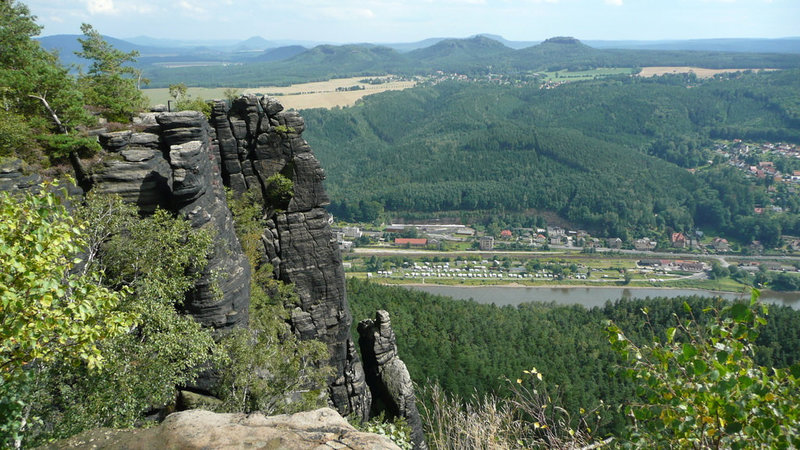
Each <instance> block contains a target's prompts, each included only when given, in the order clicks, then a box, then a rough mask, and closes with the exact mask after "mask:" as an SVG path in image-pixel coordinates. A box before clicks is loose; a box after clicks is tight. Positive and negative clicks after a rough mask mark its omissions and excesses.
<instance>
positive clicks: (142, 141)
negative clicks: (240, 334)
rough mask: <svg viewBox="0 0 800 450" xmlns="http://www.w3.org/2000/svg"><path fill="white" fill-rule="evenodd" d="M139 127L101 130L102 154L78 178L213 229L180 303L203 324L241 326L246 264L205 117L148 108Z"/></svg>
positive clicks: (149, 208) (245, 300)
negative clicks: (203, 261)
mask: <svg viewBox="0 0 800 450" xmlns="http://www.w3.org/2000/svg"><path fill="white" fill-rule="evenodd" d="M143 128H144V130H143V131H130V130H128V131H119V132H113V133H105V134H102V135H100V143H101V145H102V146H103V148H104V149H105V151H106V155H104V157H103V159H102V160H101V161H100V162H99V163H97V164H94V165H93V166H92V167H91V169H90V170H88V171H87V177H88V179H86V180H82V184H83V185H84V186H87V187H89V188H90V189H92V190H94V191H97V192H100V193H115V194H119V195H120V196H122V198H123V199H124V200H126V201H129V202H133V203H136V204H137V205H138V206H139V209H140V211H142V212H143V213H148V212H152V211H153V210H155V208H156V207H161V208H165V209H168V210H170V211H173V212H175V213H177V214H179V215H181V216H183V217H185V218H187V219H188V220H189V221H190V222H191V224H192V226H193V227H196V228H210V229H211V230H212V231H213V233H214V234H215V239H214V252H213V254H212V255H211V257H210V259H209V263H208V265H207V267H206V268H205V270H204V271H203V274H202V276H201V278H200V279H199V281H198V282H197V283H196V285H195V288H194V289H193V290H192V292H191V293H190V295H189V297H188V298H187V299H186V303H185V308H186V309H187V311H188V312H189V313H191V314H192V315H193V316H194V317H195V318H196V319H197V320H198V321H200V323H202V324H203V325H206V326H211V327H214V328H217V329H225V328H230V327H233V326H237V325H246V324H247V317H248V306H249V302H250V266H249V264H248V262H247V258H245V256H244V253H243V252H242V248H241V245H240V244H239V241H238V239H237V238H236V234H235V232H234V229H233V218H232V216H231V212H230V210H229V209H228V205H227V202H226V200H225V191H224V189H223V185H222V178H221V176H220V173H219V165H218V164H217V163H216V162H215V161H214V159H215V157H216V156H215V154H214V153H213V152H212V151H211V142H212V137H211V129H210V128H209V126H208V123H207V121H206V119H205V117H204V116H203V115H202V114H201V113H199V112H195V111H187V112H179V113H162V114H149V115H146V116H144V124H143Z"/></svg>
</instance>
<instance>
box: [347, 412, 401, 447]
mask: <svg viewBox="0 0 800 450" xmlns="http://www.w3.org/2000/svg"><path fill="white" fill-rule="evenodd" d="M353 426H354V427H356V428H357V429H358V430H361V431H363V432H365V433H374V434H380V435H381V436H386V437H387V438H389V439H390V440H391V441H392V442H394V443H395V444H396V445H397V446H398V447H400V448H401V449H403V450H411V449H412V448H414V444H413V443H412V442H411V427H409V426H408V422H407V421H406V419H405V418H404V417H395V418H394V419H393V420H390V421H387V420H386V418H385V417H384V416H383V413H381V414H380V415H379V416H378V417H373V418H372V419H370V421H369V422H366V423H360V422H356V423H353Z"/></svg>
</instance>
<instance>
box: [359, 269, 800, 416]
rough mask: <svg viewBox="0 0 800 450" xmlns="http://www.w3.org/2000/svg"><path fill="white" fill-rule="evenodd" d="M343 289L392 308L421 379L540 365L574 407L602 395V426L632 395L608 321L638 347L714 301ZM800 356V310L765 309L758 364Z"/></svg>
mask: <svg viewBox="0 0 800 450" xmlns="http://www.w3.org/2000/svg"><path fill="white" fill-rule="evenodd" d="M347 289H348V294H349V299H350V307H351V309H352V311H353V316H354V317H369V316H371V315H372V314H373V311H375V310H376V309H385V310H387V311H388V312H389V314H390V315H391V319H392V328H393V329H394V330H395V333H396V334H397V337H398V339H397V343H398V351H399V354H400V357H401V358H403V361H405V363H406V364H407V365H408V368H409V372H410V373H411V376H412V377H413V379H414V381H415V382H417V383H418V384H420V385H425V384H426V383H428V382H436V383H439V384H440V385H441V386H442V387H443V388H444V389H445V390H446V391H448V392H452V393H456V394H459V395H461V396H462V397H465V398H468V397H470V396H471V395H472V393H473V392H477V393H478V394H479V395H483V394H485V393H488V392H498V393H500V394H501V395H507V394H508V393H509V391H508V387H509V386H508V383H507V382H506V381H504V380H507V379H515V378H517V377H519V376H522V373H523V371H524V370H530V369H531V367H536V368H537V369H538V370H539V371H540V372H541V373H542V374H543V375H544V378H545V380H546V381H547V385H548V386H549V388H550V392H552V393H554V394H555V392H558V393H559V397H560V402H561V404H562V405H563V406H564V407H565V408H567V409H568V410H569V411H570V412H576V411H578V409H579V408H585V409H587V410H588V409H591V408H594V407H596V406H597V405H598V404H599V402H600V400H603V402H605V404H607V405H612V410H611V411H609V412H608V415H607V417H606V420H607V422H606V430H611V429H614V428H618V427H620V426H622V424H623V422H624V418H623V417H622V416H621V415H619V412H618V411H616V412H615V411H614V409H613V407H615V406H618V405H623V404H626V403H627V402H629V401H631V400H632V399H633V398H634V395H635V385H634V383H632V382H631V381H630V380H627V379H626V378H625V377H624V376H623V375H622V374H621V373H618V372H617V369H618V368H619V367H620V366H621V365H622V359H621V358H620V357H619V355H617V354H616V353H615V352H614V351H613V349H612V348H611V347H610V346H609V345H608V340H607V338H606V335H605V333H604V331H603V330H604V327H605V325H604V324H605V322H606V321H607V320H611V321H613V322H614V323H615V324H617V325H618V326H619V327H620V328H621V329H624V330H626V334H627V335H628V336H629V337H630V338H631V339H632V340H633V341H635V342H636V343H637V344H639V345H641V344H643V343H646V342H652V341H653V340H654V339H662V338H663V336H664V333H665V332H666V330H667V329H668V328H669V327H673V326H675V325H676V323H677V321H676V320H675V317H677V318H679V319H680V320H685V319H686V318H688V317H690V316H691V314H689V313H688V312H687V311H686V309H685V307H684V306H683V303H684V302H687V304H688V305H690V306H691V308H692V310H693V311H695V313H694V314H697V315H698V319H700V316H702V315H703V314H705V313H703V312H702V311H703V310H704V308H706V307H708V306H711V305H715V304H719V301H718V300H714V299H711V298H702V297H691V298H675V299H666V298H654V299H650V298H648V299H634V300H620V301H617V302H613V303H611V302H609V303H607V304H606V305H605V306H604V307H601V308H592V309H586V308H584V307H582V306H580V305H572V306H563V305H555V304H546V303H537V302H532V303H525V304H522V305H520V306H519V307H513V306H503V307H497V306H495V305H486V304H478V303H476V302H471V301H461V300H453V299H451V298H448V297H443V296H437V295H431V294H427V293H425V292H420V291H415V290H410V289H405V288H402V287H390V286H382V285H378V284H375V283H370V282H368V281H363V280H359V279H355V278H352V279H350V280H348V284H347ZM645 308H646V310H647V311H648V314H647V316H645V315H644V314H643V310H644V309H645ZM673 314H674V315H675V316H673ZM354 327H355V325H354ZM354 332H355V331H354ZM798 360H800V313H798V311H795V310H793V309H791V308H788V307H777V306H771V307H770V310H769V316H768V320H767V325H766V326H765V327H763V328H762V330H761V335H760V336H759V338H758V340H757V341H756V361H757V363H758V364H760V365H765V366H767V367H773V366H774V367H789V366H791V365H792V364H795V363H797V362H798ZM556 386H558V387H556Z"/></svg>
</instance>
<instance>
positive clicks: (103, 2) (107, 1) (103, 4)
mask: <svg viewBox="0 0 800 450" xmlns="http://www.w3.org/2000/svg"><path fill="white" fill-rule="evenodd" d="M86 8H87V9H88V10H89V14H92V15H94V14H115V13H116V12H117V10H116V9H115V8H114V2H113V0H87V1H86Z"/></svg>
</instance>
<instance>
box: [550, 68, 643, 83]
mask: <svg viewBox="0 0 800 450" xmlns="http://www.w3.org/2000/svg"><path fill="white" fill-rule="evenodd" d="M632 73H633V69H632V68H630V67H611V68H605V67H604V68H598V69H593V70H581V71H575V72H570V71H567V70H559V71H556V72H545V73H544V75H545V78H546V79H547V81H582V80H593V79H595V78H603V77H609V76H613V75H630V74H632Z"/></svg>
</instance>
